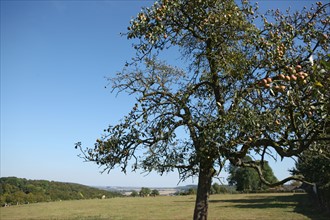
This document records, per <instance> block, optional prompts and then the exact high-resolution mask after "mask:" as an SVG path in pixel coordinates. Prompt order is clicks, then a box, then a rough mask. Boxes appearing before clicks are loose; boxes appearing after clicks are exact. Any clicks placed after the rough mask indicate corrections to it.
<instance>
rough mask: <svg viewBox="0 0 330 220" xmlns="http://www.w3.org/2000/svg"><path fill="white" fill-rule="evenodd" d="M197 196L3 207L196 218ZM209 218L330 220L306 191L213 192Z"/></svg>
mask: <svg viewBox="0 0 330 220" xmlns="http://www.w3.org/2000/svg"><path fill="white" fill-rule="evenodd" d="M194 201H195V197H194V196H159V197H145V198H112V199H105V200H100V199H96V200H77V201H62V202H50V203H38V204H29V205H20V206H11V207H6V208H1V215H0V217H1V218H0V219H1V220H6V219H15V220H16V219H17V220H19V219H68V220H78V219H79V220H80V219H88V220H101V219H102V220H103V219H111V220H126V219H134V220H135V219H141V220H142V219H143V220H145V219H192V215H193V209H194ZM209 219H244V220H245V219H295V220H298V219H299V220H300V219H328V218H326V216H322V215H321V214H320V213H319V212H316V211H315V210H314V209H313V207H312V206H311V205H310V203H309V201H308V198H307V195H305V194H288V193H285V194H235V195H212V196H211V197H210V207H209Z"/></svg>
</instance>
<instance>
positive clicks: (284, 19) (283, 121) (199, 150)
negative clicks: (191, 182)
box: [77, 0, 330, 184]
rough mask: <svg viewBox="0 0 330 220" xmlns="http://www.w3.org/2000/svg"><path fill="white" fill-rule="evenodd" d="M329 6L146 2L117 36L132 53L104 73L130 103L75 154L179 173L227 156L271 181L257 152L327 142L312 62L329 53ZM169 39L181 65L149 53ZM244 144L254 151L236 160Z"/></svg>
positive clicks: (323, 91)
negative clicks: (119, 67)
mask: <svg viewBox="0 0 330 220" xmlns="http://www.w3.org/2000/svg"><path fill="white" fill-rule="evenodd" d="M328 8H329V4H326V5H322V3H317V4H316V5H314V6H312V7H311V8H310V9H307V8H305V9H304V10H302V11H301V12H291V11H290V10H287V11H286V12H280V11H279V10H276V11H274V10H270V11H268V12H267V13H266V14H260V12H259V11H258V6H257V5H251V4H250V3H249V2H248V1H242V2H241V3H240V4H236V3H235V1H220V0H203V1H197V0H196V1H190V0H189V1H188V0H171V1H169V0H162V1H159V2H155V3H154V4H153V6H151V7H149V8H144V9H143V10H142V11H141V12H140V13H139V14H138V15H137V17H135V18H134V19H132V20H131V22H130V26H129V28H128V32H127V33H126V34H125V36H127V38H128V39H134V40H135V41H134V44H133V47H134V48H135V50H136V57H134V58H133V60H132V62H129V63H127V65H126V67H125V68H124V69H123V71H121V72H119V73H118V74H117V76H116V77H114V78H112V79H110V80H111V84H112V86H113V89H114V91H117V92H127V93H128V94H130V95H134V96H135V97H136V103H135V104H133V105H132V106H133V107H132V110H131V111H130V112H129V113H128V114H127V116H126V117H125V118H123V119H122V120H121V121H120V122H119V123H118V124H116V125H114V126H109V128H107V129H105V134H104V136H102V137H101V138H100V139H98V140H97V141H96V143H95V147H94V148H87V149H85V150H84V149H82V147H81V144H80V143H77V147H80V149H81V151H82V153H83V154H82V155H81V156H82V157H83V158H84V159H85V160H87V161H94V162H96V163H97V164H99V165H100V166H103V167H104V169H105V170H108V171H110V170H111V169H113V168H115V167H116V166H117V165H118V166H120V167H121V169H122V171H123V172H126V171H127V169H129V167H131V169H132V170H133V171H134V170H136V169H142V170H144V171H147V172H150V171H152V170H155V171H158V172H159V173H161V174H163V173H164V172H169V171H172V170H174V169H178V170H179V173H180V175H181V178H183V179H184V178H187V177H189V176H194V175H196V174H197V173H198V172H200V171H202V170H203V169H204V168H205V167H207V169H209V168H210V169H213V170H214V174H215V173H216V171H219V172H220V171H221V169H222V167H223V166H224V163H225V161H227V160H229V161H230V162H231V163H232V164H234V165H237V166H244V167H253V168H255V169H256V170H257V171H258V173H259V175H260V177H261V180H262V181H263V182H266V183H269V182H268V181H267V180H266V179H265V178H263V175H262V171H261V164H262V163H263V161H264V157H265V155H267V154H269V155H271V156H273V155H274V152H276V154H278V155H280V157H282V158H283V157H292V156H295V155H299V154H300V153H302V152H303V151H304V150H306V149H308V148H309V147H310V146H312V145H314V144H316V143H317V141H319V140H323V141H328V140H329V132H328V133H327V132H326V131H325V128H326V127H329V90H328V88H327V87H325V86H324V85H325V84H326V83H328V82H329V79H330V77H329V73H328V72H325V71H324V70H323V69H322V67H321V66H320V65H319V60H322V59H323V60H324V59H328V58H326V57H327V54H328V53H329V51H328V49H329V48H328V46H329V22H330V19H329V16H328V15H327V13H326V10H327V9H328ZM171 47H173V48H177V49H178V50H179V51H180V52H181V55H182V58H184V59H185V62H186V63H188V66H189V68H188V69H187V70H184V69H181V68H178V67H173V66H170V65H168V64H166V63H165V62H163V61H160V60H158V59H157V55H158V54H159V53H161V51H162V50H165V49H168V48H171ZM183 133H185V134H183ZM252 152H253V153H257V154H258V155H260V159H259V160H258V161H248V162H246V161H244V160H243V158H244V157H245V156H246V155H248V154H250V153H252ZM291 179H297V177H296V176H294V177H291V178H288V179H285V180H284V182H285V181H288V180H291ZM280 183H283V181H282V182H279V183H278V184H280ZM269 184H270V183H269Z"/></svg>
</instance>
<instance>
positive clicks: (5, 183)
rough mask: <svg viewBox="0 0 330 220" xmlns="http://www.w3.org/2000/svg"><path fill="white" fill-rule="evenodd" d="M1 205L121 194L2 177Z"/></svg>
mask: <svg viewBox="0 0 330 220" xmlns="http://www.w3.org/2000/svg"><path fill="white" fill-rule="evenodd" d="M0 195H1V206H3V205H4V204H25V203H35V202H50V201H58V200H74V199H92V198H101V197H102V196H103V195H105V196H106V197H107V198H111V197H115V196H120V194H116V193H113V192H109V191H105V190H99V189H96V188H92V187H88V186H84V185H80V184H75V183H62V182H54V181H51V182H50V181H46V180H27V179H22V178H16V177H2V178H0Z"/></svg>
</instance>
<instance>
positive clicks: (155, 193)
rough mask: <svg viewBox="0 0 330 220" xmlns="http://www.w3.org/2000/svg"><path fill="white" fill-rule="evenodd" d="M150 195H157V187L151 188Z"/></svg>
mask: <svg viewBox="0 0 330 220" xmlns="http://www.w3.org/2000/svg"><path fill="white" fill-rule="evenodd" d="M150 195H151V196H159V195H160V194H159V191H158V190H157V189H153V190H152V191H151V193H150Z"/></svg>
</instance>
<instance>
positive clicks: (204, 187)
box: [194, 166, 213, 220]
mask: <svg viewBox="0 0 330 220" xmlns="http://www.w3.org/2000/svg"><path fill="white" fill-rule="evenodd" d="M212 177H213V168H212V166H211V167H207V168H202V166H201V168H200V171H199V176H198V188H197V196H196V203H195V211H194V220H207V214H208V206H209V203H208V200H209V192H210V190H211V184H212Z"/></svg>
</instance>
